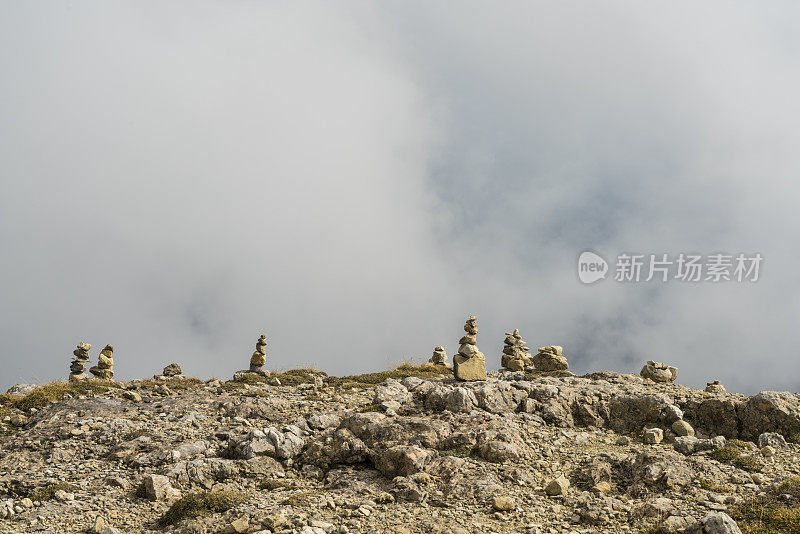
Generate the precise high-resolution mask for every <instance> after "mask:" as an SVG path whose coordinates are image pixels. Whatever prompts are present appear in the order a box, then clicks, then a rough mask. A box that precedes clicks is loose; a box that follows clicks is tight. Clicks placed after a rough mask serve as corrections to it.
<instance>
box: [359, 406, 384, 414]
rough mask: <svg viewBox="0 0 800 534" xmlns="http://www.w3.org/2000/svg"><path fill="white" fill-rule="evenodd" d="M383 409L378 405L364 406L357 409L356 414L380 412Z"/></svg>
mask: <svg viewBox="0 0 800 534" xmlns="http://www.w3.org/2000/svg"><path fill="white" fill-rule="evenodd" d="M382 411H383V408H382V407H381V405H380V404H367V405H366V406H362V407H361V408H359V409H358V413H367V412H382Z"/></svg>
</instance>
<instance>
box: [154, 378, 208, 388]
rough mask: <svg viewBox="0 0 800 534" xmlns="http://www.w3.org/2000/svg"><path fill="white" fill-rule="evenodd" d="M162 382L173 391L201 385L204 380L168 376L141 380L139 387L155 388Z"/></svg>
mask: <svg viewBox="0 0 800 534" xmlns="http://www.w3.org/2000/svg"><path fill="white" fill-rule="evenodd" d="M160 384H164V385H165V386H167V387H168V388H169V389H171V390H172V391H186V390H189V389H194V388H196V387H198V386H201V385H202V384H203V381H202V380H200V379H199V378H190V377H171V378H167V379H166V380H155V379H152V378H148V379H145V380H142V381H140V382H139V387H141V388H143V389H153V388H154V387H156V386H158V385H160Z"/></svg>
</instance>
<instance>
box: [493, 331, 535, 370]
mask: <svg viewBox="0 0 800 534" xmlns="http://www.w3.org/2000/svg"><path fill="white" fill-rule="evenodd" d="M503 343H504V345H505V346H504V347H503V356H502V357H501V358H500V364H501V365H502V366H503V367H504V368H506V369H508V370H510V371H522V370H524V369H525V368H526V367H530V366H531V365H533V358H532V357H531V355H530V353H529V352H528V344H527V343H526V342H525V341H524V340H523V339H522V336H521V335H519V329H516V328H515V329H514V331H513V332H510V333H509V332H506V338H505V340H504V341H503Z"/></svg>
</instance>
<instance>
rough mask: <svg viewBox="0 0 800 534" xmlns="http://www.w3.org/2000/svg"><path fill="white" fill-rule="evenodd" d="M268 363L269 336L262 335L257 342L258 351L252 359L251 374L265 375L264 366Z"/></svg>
mask: <svg viewBox="0 0 800 534" xmlns="http://www.w3.org/2000/svg"><path fill="white" fill-rule="evenodd" d="M266 363H267V336H265V335H264V334H261V337H259V338H258V341H256V350H255V352H254V353H253V355H252V356H251V357H250V372H251V373H258V374H260V375H263V374H264V364H266Z"/></svg>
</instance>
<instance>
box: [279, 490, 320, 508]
mask: <svg viewBox="0 0 800 534" xmlns="http://www.w3.org/2000/svg"><path fill="white" fill-rule="evenodd" d="M316 495H319V491H301V492H300V493H295V494H294V495H292V496H291V497H289V498H287V499H284V500H283V501H281V504H282V505H284V506H308V505H309V504H310V501H311V498H312V497H315V496H316Z"/></svg>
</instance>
